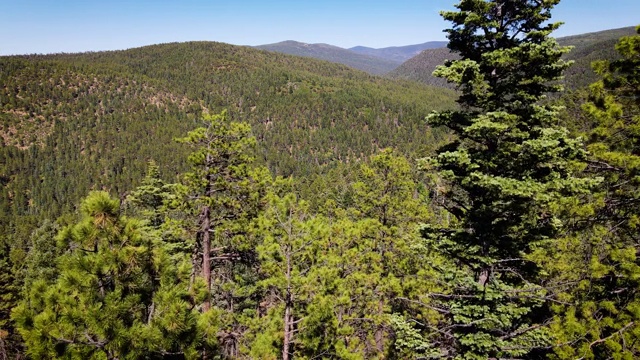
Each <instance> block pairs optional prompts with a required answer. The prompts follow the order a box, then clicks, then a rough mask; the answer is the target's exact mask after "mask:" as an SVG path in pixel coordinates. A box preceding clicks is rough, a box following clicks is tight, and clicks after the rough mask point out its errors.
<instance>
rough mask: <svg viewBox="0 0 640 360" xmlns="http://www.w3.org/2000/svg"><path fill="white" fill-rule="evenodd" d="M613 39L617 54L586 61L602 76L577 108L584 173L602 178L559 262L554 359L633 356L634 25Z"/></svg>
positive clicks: (637, 293) (637, 305) (637, 343)
mask: <svg viewBox="0 0 640 360" xmlns="http://www.w3.org/2000/svg"><path fill="white" fill-rule="evenodd" d="M637 32H638V35H634V36H629V37H624V38H622V39H620V41H619V43H618V44H617V46H616V50H617V51H618V53H619V54H620V58H619V59H618V60H615V61H610V62H609V61H600V62H595V63H594V64H593V67H594V70H595V71H596V72H597V73H598V74H600V75H601V76H602V79H601V80H600V81H598V82H596V83H594V84H593V85H591V97H590V101H588V102H587V103H585V104H584V106H583V109H584V110H585V113H586V115H587V117H588V118H590V119H591V120H592V123H593V127H592V129H590V130H589V131H588V132H587V134H586V135H587V136H588V139H589V145H588V149H589V152H590V156H591V158H590V160H589V167H588V168H587V171H588V174H594V173H595V174H597V175H599V176H602V177H603V178H604V181H603V183H602V184H601V187H600V189H599V190H600V191H599V192H598V193H597V194H596V196H594V197H593V198H594V199H593V201H592V203H591V204H590V205H591V210H590V211H589V212H587V213H586V215H587V216H586V217H585V216H583V218H585V220H587V221H586V223H587V224H589V225H590V226H589V227H588V229H587V230H585V231H583V232H582V233H581V237H580V238H579V239H574V240H573V241H572V243H570V244H572V246H571V247H569V248H568V249H569V253H568V254H564V257H563V258H561V261H562V262H564V263H567V264H569V266H572V267H573V271H571V272H568V275H569V276H566V275H565V276H564V277H562V278H561V280H563V281H565V282H567V281H573V282H576V283H577V284H578V286H575V287H573V288H572V289H570V290H569V291H568V292H567V293H566V294H565V299H564V300H565V302H570V303H571V306H564V307H560V308H559V311H560V314H559V316H558V322H557V326H556V328H555V330H556V331H557V333H558V337H559V341H558V342H559V343H561V344H563V346H562V347H559V348H558V349H556V356H557V358H559V359H575V358H581V359H610V358H614V359H637V358H638V357H640V259H639V258H638V254H640V235H639V233H638V225H639V224H640V26H639V27H637Z"/></svg>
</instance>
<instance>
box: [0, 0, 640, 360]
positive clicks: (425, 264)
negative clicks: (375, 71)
mask: <svg viewBox="0 0 640 360" xmlns="http://www.w3.org/2000/svg"><path fill="white" fill-rule="evenodd" d="M559 1H560V0H549V1H544V2H540V1H535V0H522V1H518V2H512V1H501V0H483V1H477V0H462V1H460V2H459V3H458V4H457V5H456V6H455V7H456V10H454V11H448V12H443V13H442V16H443V17H444V19H445V20H447V21H448V22H450V23H451V28H450V29H448V30H447V32H448V34H449V40H450V49H451V51H452V52H453V53H454V54H455V59H454V58H452V60H454V61H451V62H447V63H446V64H445V65H443V66H439V67H437V68H436V71H435V74H434V75H435V76H437V77H438V78H440V79H446V80H448V81H449V82H451V83H454V84H456V88H457V89H458V91H457V92H453V91H452V90H449V89H445V88H436V87H430V86H426V85H423V84H420V83H417V82H413V81H402V80H392V79H387V78H381V77H376V76H372V75H368V74H367V73H365V72H361V71H356V70H353V69H351V68H349V67H346V66H344V65H339V64H334V63H330V62H325V61H320V60H314V59H310V58H303V57H297V56H290V55H283V54H277V53H271V52H267V51H262V50H257V49H254V48H249V47H239V46H233V45H227V44H221V43H212V42H190V43H172V44H162V45H154V46H147V47H143V48H137V49H131V50H126V51H112V52H98V53H82V54H57V55H39V56H11V57H0V86H1V87H0V121H1V123H0V140H1V141H2V144H1V145H2V146H1V147H0V181H1V184H2V192H1V194H0V227H1V228H0V230H1V232H0V266H1V268H2V270H3V271H1V272H0V360H4V359H9V358H20V359H54V358H61V359H96V360H98V359H99V360H105V359H107V360H112V359H113V360H115V359H284V360H290V359H298V358H300V359H451V360H459V359H477V360H490V359H491V360H493V359H512V360H515V359H522V360H524V359H554V360H561V359H562V360H564V359H567V360H569V359H625V360H626V359H635V358H638V357H640V311H639V309H640V280H639V279H640V276H639V274H640V260H639V258H638V254H640V238H639V236H638V231H637V228H638V224H639V219H640V212H639V209H640V206H639V204H640V191H639V186H640V172H639V171H640V148H639V145H640V131H639V130H638V129H640V77H639V76H640V75H639V74H638V71H637V70H638V69H639V68H640V58H639V57H638V56H639V54H640V26H639V27H637V28H636V29H635V33H634V34H631V35H629V36H622V37H621V38H620V39H618V40H617V41H616V45H612V49H611V50H604V49H600V50H598V54H606V56H605V59H603V60H601V61H596V62H594V63H593V69H594V71H595V73H596V74H597V77H595V78H594V79H595V82H594V83H593V84H592V85H591V86H590V87H589V88H588V89H587V88H582V89H581V90H580V91H579V92H576V93H574V94H571V96H563V95H562V88H563V86H562V84H561V83H559V81H558V80H559V79H560V78H561V77H562V75H563V74H564V73H565V72H566V71H567V70H568V69H570V64H569V63H568V62H567V61H565V59H567V58H568V57H569V56H571V55H566V54H568V53H569V51H570V49H569V48H567V47H565V46H562V45H561V44H559V43H558V42H557V41H556V40H555V39H553V38H552V37H550V35H551V34H552V33H553V31H554V30H556V29H557V28H558V27H559V26H560V24H557V23H553V22H551V21H550V20H551V19H552V16H551V13H552V10H553V8H554V6H555V5H557V4H558V3H559ZM623 34H626V30H623V32H622V33H620V34H618V35H623ZM607 36H608V35H607ZM573 40H576V39H573ZM578 40H579V43H580V44H581V45H580V47H576V49H577V50H578V51H579V54H578V55H574V56H583V55H580V54H590V55H589V56H595V55H593V54H594V52H593V51H594V50H595V49H596V48H595V47H594V46H602V45H601V42H600V37H599V36H597V35H594V34H588V35H586V36H585V37H580V38H578ZM609 53H611V54H615V55H612V56H610V55H608V54H609ZM584 56H587V55H584ZM580 79H582V77H580ZM571 84H573V85H571V86H581V85H580V82H578V81H576V82H572V83H571ZM550 94H556V95H554V97H553V101H549V100H548V96H549V95H550ZM564 105H567V106H566V107H565V106H564ZM565 108H566V109H568V110H564V109H565Z"/></svg>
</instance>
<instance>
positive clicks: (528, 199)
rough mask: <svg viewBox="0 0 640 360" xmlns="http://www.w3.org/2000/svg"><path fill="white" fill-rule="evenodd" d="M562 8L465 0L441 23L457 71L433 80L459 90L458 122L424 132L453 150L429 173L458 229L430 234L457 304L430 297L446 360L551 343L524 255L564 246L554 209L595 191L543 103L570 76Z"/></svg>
mask: <svg viewBox="0 0 640 360" xmlns="http://www.w3.org/2000/svg"><path fill="white" fill-rule="evenodd" d="M559 1H560V0H491V1H488V0H462V1H460V3H459V4H457V5H456V7H457V9H458V11H448V12H443V13H442V16H443V17H444V19H445V20H448V21H450V22H452V23H453V27H452V28H451V29H449V30H446V32H447V33H448V38H449V41H450V42H449V48H450V49H451V50H452V51H454V52H456V53H458V54H459V55H460V60H456V61H449V62H447V63H446V64H445V65H444V66H440V67H439V68H438V69H437V70H436V71H435V73H434V74H435V75H437V76H440V77H443V78H446V79H447V80H448V81H450V82H453V83H455V84H456V85H457V87H458V89H459V90H460V93H461V95H460V98H459V100H458V102H459V104H460V110H457V111H448V112H441V113H434V114H433V115H431V116H430V117H429V120H430V123H431V124H432V125H434V126H438V125H443V126H446V127H448V128H449V129H451V130H453V132H454V133H455V134H456V135H457V137H458V138H457V140H456V141H455V142H453V143H451V144H448V145H446V146H444V147H442V148H440V149H439V151H438V152H437V155H436V156H434V157H433V158H431V159H430V161H429V162H428V163H429V165H430V166H431V167H432V169H433V170H434V171H437V172H438V173H439V174H440V176H441V177H442V178H443V179H444V180H445V181H446V182H447V183H448V192H447V193H446V194H445V196H444V200H443V202H442V205H443V206H444V207H445V208H446V209H447V210H448V211H449V212H450V213H451V214H452V215H453V219H452V221H451V224H450V225H449V226H446V227H444V226H443V227H433V226H425V227H424V230H423V233H424V236H425V237H426V238H427V239H428V240H429V242H430V244H431V246H432V248H433V249H434V250H435V251H437V252H439V253H441V254H443V255H444V256H446V257H448V258H450V259H451V264H450V265H451V266H450V267H448V268H446V269H443V272H444V276H445V277H446V280H447V281H448V282H449V284H451V286H452V288H451V291H450V293H446V294H432V297H433V298H434V299H435V300H438V302H439V303H440V305H439V307H441V308H442V309H443V310H444V311H445V312H446V314H447V317H448V320H449V321H448V322H447V323H446V324H445V326H444V327H443V328H442V329H440V331H439V332H438V334H439V336H440V337H441V338H442V339H441V342H439V344H441V345H439V347H440V349H439V350H440V351H441V356H444V357H447V358H456V359H489V358H531V357H533V356H537V355H540V353H539V352H543V351H544V350H543V349H545V348H547V347H548V345H549V343H550V338H549V336H548V331H546V325H547V321H548V319H549V316H548V314H547V311H546V305H547V303H548V300H547V291H546V290H545V289H544V287H543V286H541V279H540V275H541V271H540V268H539V267H538V266H537V265H536V264H535V263H534V262H532V261H531V260H529V258H528V255H529V254H530V253H531V252H532V251H533V250H534V249H535V248H536V247H537V246H541V245H543V244H544V243H545V242H549V241H553V239H554V238H556V237H557V236H558V233H559V230H560V229H561V228H562V222H561V221H560V220H559V218H558V217H557V214H556V213H555V212H554V206H553V205H554V203H555V202H556V201H557V200H558V199H560V198H562V197H565V196H571V195H574V194H576V193H579V192H581V191H584V190H586V189H587V188H588V184H589V183H590V180H580V179H577V178H575V177H573V175H572V170H573V162H574V161H575V160H578V159H580V158H582V157H583V156H584V152H583V151H582V147H581V143H580V142H579V141H577V140H574V139H571V138H569V137H568V134H567V131H566V130H564V129H562V128H560V127H559V126H557V124H556V110H557V109H556V108H554V107H552V106H550V105H548V104H545V103H543V102H542V100H543V99H544V98H545V94H548V93H553V92H557V91H559V90H561V89H560V86H559V85H556V84H557V83H554V81H555V80H558V79H559V78H560V77H561V75H562V71H563V70H564V69H565V68H566V67H567V66H568V64H567V63H565V62H563V61H562V60H561V59H560V57H561V56H562V54H563V53H565V52H566V51H567V49H566V48H561V47H559V46H558V44H557V43H556V41H555V40H554V39H552V38H550V37H549V35H550V33H551V32H552V31H553V30H555V29H556V28H558V26H559V24H557V23H549V19H550V18H551V9H552V8H553V7H554V6H555V5H556V4H558V3H559Z"/></svg>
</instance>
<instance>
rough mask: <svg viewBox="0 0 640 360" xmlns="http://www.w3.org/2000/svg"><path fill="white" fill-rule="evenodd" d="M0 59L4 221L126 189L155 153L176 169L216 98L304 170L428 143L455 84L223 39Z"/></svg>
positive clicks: (278, 168)
mask: <svg viewBox="0 0 640 360" xmlns="http://www.w3.org/2000/svg"><path fill="white" fill-rule="evenodd" d="M0 68H1V69H2V71H1V72H0V76H1V83H2V84H3V86H2V87H1V88H0V105H1V106H0V109H1V110H0V118H1V119H2V122H3V123H2V130H1V131H2V134H3V138H4V139H6V140H4V141H5V144H4V146H3V147H2V159H3V161H2V170H1V171H2V175H3V179H5V186H4V187H3V197H2V209H3V210H2V224H3V225H4V226H10V225H9V224H13V225H11V226H16V224H17V223H16V222H15V219H16V218H15V217H16V216H26V215H34V216H36V217H38V216H41V215H43V213H42V212H43V211H44V212H46V213H47V216H57V215H58V214H60V213H61V212H63V211H66V210H63V209H69V207H70V206H73V204H74V203H77V201H78V200H79V199H80V197H82V196H84V195H86V193H87V192H88V191H89V190H90V189H100V188H105V189H110V190H111V191H113V192H115V193H122V192H125V191H127V189H130V188H131V185H132V184H134V183H136V182H137V181H139V180H140V179H141V178H142V176H143V174H144V172H145V167H146V164H145V163H146V161H147V160H149V159H154V160H156V161H157V162H158V164H159V165H161V167H162V169H163V172H164V173H165V176H167V177H169V178H171V177H172V176H173V175H172V174H176V173H178V172H179V171H180V170H181V169H182V168H183V166H184V165H183V162H182V161H180V160H179V159H184V158H186V153H185V151H184V150H182V148H181V147H180V146H178V144H175V143H174V142H173V141H172V139H173V138H175V137H176V136H180V135H182V134H184V133H185V132H186V131H187V130H188V129H190V128H193V127H194V126H197V121H196V119H198V118H199V117H200V116H201V114H202V111H203V109H213V110H214V111H215V110H218V109H223V108H227V109H228V111H229V113H230V114H232V116H233V117H234V118H236V119H239V120H244V121H247V122H249V123H251V124H252V126H253V131H254V133H255V134H256V136H257V137H258V139H259V140H260V148H259V154H258V155H259V156H258V158H259V161H261V163H264V164H267V165H268V166H269V167H270V168H271V169H272V170H273V171H274V172H275V173H277V174H282V175H290V174H297V175H302V174H311V173H320V172H323V170H322V169H323V167H326V166H328V165H329V164H332V163H334V162H335V161H340V162H349V161H353V160H357V159H360V158H363V157H366V156H368V154H371V153H374V152H375V151H376V150H377V149H380V148H384V147H387V146H392V145H396V144H403V145H398V146H400V147H401V148H403V149H404V150H406V151H407V153H416V152H417V153H424V151H425V149H429V148H432V147H433V146H434V145H433V142H434V140H433V138H430V137H429V135H428V134H429V132H428V131H427V127H426V125H425V124H424V122H423V121H422V119H423V118H424V116H425V114H427V113H428V112H430V111H431V110H433V109H441V108H446V107H451V106H453V96H452V93H443V92H441V91H436V90H434V89H431V88H428V87H424V86H420V85H417V84H411V83H400V82H394V81H390V80H386V79H382V78H377V77H373V76H370V75H367V74H365V73H363V72H359V71H355V70H352V69H350V68H348V67H346V66H343V65H338V64H332V63H328V62H324V61H319V60H315V59H308V58H300V57H295V56H289V55H283V54H277V53H269V52H265V51H261V50H256V49H252V48H248V47H239V46H233V45H227V44H220V43H208V42H194V43H182V44H175V43H174V44H165V45H155V46H149V47H143V48H138V49H131V50H126V51H113V52H98V53H84V54H60V55H45V56H13V57H2V58H0ZM423 99H430V100H429V101H423ZM34 129H37V130H36V131H32V130H34ZM425 134H427V136H425ZM401 140H402V141H401ZM25 169H30V170H29V171H26V170H25ZM11 219H13V220H11ZM20 224H21V226H23V225H25V224H26V222H25V221H21V222H20ZM24 231H30V230H26V229H24Z"/></svg>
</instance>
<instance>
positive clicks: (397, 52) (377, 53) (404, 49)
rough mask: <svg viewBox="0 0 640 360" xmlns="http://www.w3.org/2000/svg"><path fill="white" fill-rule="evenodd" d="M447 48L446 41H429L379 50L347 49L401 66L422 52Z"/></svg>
mask: <svg viewBox="0 0 640 360" xmlns="http://www.w3.org/2000/svg"><path fill="white" fill-rule="evenodd" d="M446 46H447V42H446V41H429V42H426V43H423V44H417V45H407V46H391V47H385V48H380V49H374V48H370V47H366V46H356V47H352V48H349V50H351V51H353V52H357V53H359V54H363V55H369V56H374V57H377V58H381V59H385V60H391V61H396V62H398V64H401V63H403V62H405V61H407V60H409V59H411V58H412V57H414V56H416V55H418V54H420V53H421V52H422V51H424V50H428V49H438V48H444V47H446Z"/></svg>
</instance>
